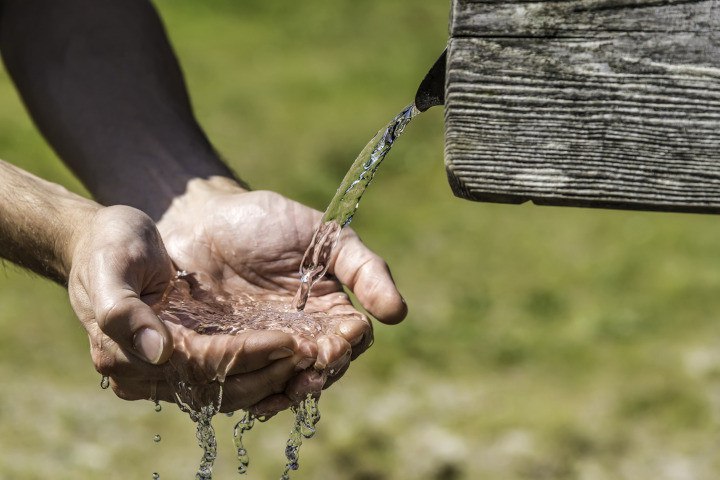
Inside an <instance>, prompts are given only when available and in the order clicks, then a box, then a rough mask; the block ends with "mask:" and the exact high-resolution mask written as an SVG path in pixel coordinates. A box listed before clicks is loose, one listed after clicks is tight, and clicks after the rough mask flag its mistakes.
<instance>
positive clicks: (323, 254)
mask: <svg viewBox="0 0 720 480" xmlns="http://www.w3.org/2000/svg"><path fill="white" fill-rule="evenodd" d="M419 113H420V111H419V110H418V109H417V108H415V104H414V103H413V104H410V105H408V106H407V107H405V108H404V109H403V111H402V112H400V113H399V114H398V115H397V116H396V117H395V118H393V119H392V120H391V121H390V123H388V124H387V126H385V128H382V129H381V130H380V131H378V133H377V134H376V135H375V136H374V137H373V138H372V139H371V140H370V141H369V142H368V144H367V145H365V148H363V149H362V151H361V152H360V154H359V155H358V157H357V158H356V159H355V162H353V164H352V166H351V167H350V170H348V172H347V173H346V174H345V178H343V181H342V183H340V187H339V188H338V189H337V192H336V193H335V196H334V197H333V199H332V200H331V201H330V204H329V205H328V207H327V210H325V214H324V215H323V217H322V220H321V222H320V225H319V226H318V228H317V230H316V231H315V235H313V238H312V241H311V242H310V245H309V246H308V248H307V250H306V251H305V255H304V256H303V259H302V262H301V264H300V287H299V288H298V291H297V293H296V294H295V298H294V300H293V307H295V308H296V309H298V310H303V309H304V308H305V303H306V302H307V299H308V296H309V295H310V289H311V288H312V287H313V285H315V283H317V282H318V281H319V280H320V279H321V278H322V277H323V275H325V272H326V271H327V269H328V264H329V262H330V258H331V257H332V252H333V248H334V247H335V244H336V243H337V241H338V238H339V237H340V232H341V230H342V229H343V227H345V226H346V225H347V224H349V223H350V222H351V221H352V218H353V215H355V212H356V211H357V208H358V205H359V203H360V199H361V198H362V196H363V193H365V189H367V187H368V185H370V182H371V181H372V179H373V177H374V176H375V172H376V171H377V169H378V167H379V166H380V164H381V163H382V161H383V159H384V158H385V156H386V155H387V154H388V152H389V151H390V149H391V148H392V146H393V144H394V143H395V140H397V138H398V137H399V136H400V135H402V133H403V131H404V130H405V127H407V125H408V124H409V123H410V121H411V120H412V119H413V118H414V117H415V116H417V115H418V114H419Z"/></svg>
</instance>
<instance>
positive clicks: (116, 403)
mask: <svg viewBox="0 0 720 480" xmlns="http://www.w3.org/2000/svg"><path fill="white" fill-rule="evenodd" d="M157 6H158V8H159V9H160V11H161V14H162V16H163V17H164V19H165V22H166V26H167V28H168V31H169V33H170V36H171V38H172V40H173V42H174V44H175V47H176V49H177V52H178V55H179V57H180V60H181V62H182V65H183V68H184V70H185V73H186V75H187V80H188V83H189V86H190V90H191V93H192V96H193V101H194V105H195V108H196V111H197V114H198V116H199V118H200V120H201V123H202V124H203V126H204V127H205V128H206V130H207V131H208V133H209V136H210V137H211V139H212V140H213V142H214V143H215V145H216V146H217V147H218V149H219V150H220V151H221V152H222V153H223V155H224V156H225V157H226V158H227V161H228V162H229V163H230V164H231V165H232V166H233V167H234V168H236V169H237V171H238V172H239V173H240V174H241V176H243V177H244V178H245V179H246V180H248V181H249V182H250V183H251V185H253V186H254V187H255V188H262V189H272V190H276V191H278V192H281V193H283V194H285V195H287V196H289V197H291V198H294V199H297V200H300V201H302V202H305V203H307V204H309V205H311V206H313V207H315V208H318V209H322V208H323V207H324V205H325V204H326V203H327V202H328V201H329V199H330V197H331V196H332V194H333V192H334V190H335V188H336V187H337V185H338V183H339V182H340V179H341V178H342V176H343V174H344V172H345V170H346V169H347V167H348V166H349V164H350V162H352V160H353V159H354V158H355V155H356V154H357V152H358V151H359V150H360V149H361V148H362V146H363V145H364V143H365V142H366V141H367V140H368V139H369V138H370V137H371V136H372V135H373V134H374V133H375V131H376V130H377V129H378V128H380V127H381V126H382V125H383V124H384V123H385V122H387V121H388V120H389V119H390V118H391V117H392V116H393V115H394V114H395V113H397V112H398V111H399V110H400V109H401V108H402V107H403V106H404V105H406V104H407V103H409V101H410V99H411V97H412V95H413V94H414V91H415V89H416V88H417V85H418V83H419V81H420V80H421V78H422V77H423V75H424V74H425V72H426V71H427V69H428V68H429V67H430V66H431V65H432V63H433V62H434V60H435V58H436V56H437V55H438V54H439V53H440V52H441V51H442V48H443V46H444V44H445V41H446V37H447V18H448V10H449V4H448V2H417V1H410V0H390V1H388V0H363V1H356V0H342V1H340V0H335V1H333V2H323V1H320V0H304V1H301V2H267V1H265V0H244V1H242V2H238V1H234V0H211V1H206V2H197V1H192V0H161V1H158V2H157ZM442 151H443V123H442V110H441V109H434V111H432V110H431V111H430V112H428V113H427V114H424V115H422V116H421V117H419V118H418V119H417V120H415V122H414V123H413V124H412V125H411V126H410V127H409V129H408V131H407V133H406V136H405V137H404V138H403V139H402V140H401V141H400V142H399V143H398V144H397V146H396V148H395V149H394V151H393V152H392V153H391V154H390V155H389V157H388V159H387V160H386V163H385V166H384V167H383V168H382V169H381V171H380V173H379V174H378V177H377V178H376V180H375V182H374V184H373V186H372V187H371V188H370V190H369V192H368V194H367V195H366V196H365V198H364V201H363V205H362V207H361V209H360V211H359V213H358V215H357V216H356V219H355V221H354V223H353V227H354V228H355V229H356V230H357V231H358V232H359V234H360V235H361V236H362V237H363V239H364V240H365V242H366V243H367V244H368V245H369V246H370V247H371V248H373V249H374V250H376V251H377V252H379V253H380V254H381V255H382V256H384V257H385V259H386V260H387V261H388V263H389V264H390V265H391V267H392V269H393V273H394V276H395V278H396V280H397V282H398V284H399V286H400V288H401V291H402V292H403V293H404V295H405V297H406V299H407V301H408V304H409V306H410V315H409V317H408V319H407V320H406V322H405V323H403V324H401V325H400V326H397V327H386V326H381V325H377V326H376V343H375V346H374V347H373V348H372V349H371V350H370V351H369V352H368V353H367V354H365V355H364V356H363V357H361V358H360V359H359V360H358V361H357V362H355V364H354V365H353V368H352V369H351V371H350V372H348V374H347V375H346V377H345V378H344V379H343V381H342V382H340V383H339V384H337V385H336V386H335V387H333V388H332V389H331V390H329V391H327V392H326V393H325V395H324V396H323V398H322V402H321V409H322V413H323V421H322V422H321V424H320V428H319V431H318V434H317V436H316V437H315V438H314V439H312V440H311V441H309V442H307V443H306V444H305V446H304V447H303V449H302V451H301V469H300V471H299V472H298V473H297V474H295V475H293V478H296V479H311V478H333V479H353V480H370V479H379V480H383V479H408V478H423V479H450V480H452V479H465V478H467V479H478V478H480V479H483V478H489V479H511V480H512V479H587V480H601V479H633V480H635V479H649V478H652V479H693V480H698V479H716V478H717V477H718V474H719V473H720V455H718V451H720V416H719V415H720V324H719V323H718V320H719V318H718V317H719V316H720V314H719V313H718V312H719V311H720V221H718V219H717V218H716V217H713V216H700V215H675V214H657V213H629V212H612V211H600V210H585V209H560V208H548V207H535V206H529V205H526V206H504V205H489V204H472V203H469V202H465V201H461V200H458V199H455V198H453V196H452V194H451V192H450V189H449V187H448V186H447V183H446V179H445V173H444V168H443V162H442ZM0 157H2V158H3V159H5V160H7V161H10V162H13V163H15V164H17V165H20V166H22V167H23V168H26V169H28V170H30V171H32V172H34V173H36V174H38V175H41V176H43V177H45V178H48V179H51V180H54V181H57V182H60V183H62V184H64V185H66V186H68V187H69V188H71V189H73V190H75V191H79V192H82V188H81V187H80V186H79V184H78V183H77V182H76V181H75V180H74V179H73V178H72V177H71V175H70V174H69V173H68V172H67V171H66V170H65V169H64V168H63V167H62V166H61V165H60V164H59V162H58V160H57V159H56V158H55V156H54V155H53V153H52V152H51V151H50V150H49V149H48V147H47V146H46V145H45V144H44V142H43V140H42V139H41V138H40V136H39V135H38V134H37V133H36V131H35V129H34V128H33V126H32V125H31V123H30V121H29V120H28V118H27V115H26V114H25V112H24V110H23V108H22V106H21V104H20V102H19V100H18V98H17V96H16V94H15V92H14V91H13V88H12V85H11V83H10V81H9V79H8V78H7V75H6V74H4V73H3V74H2V75H1V76H0ZM0 331H1V333H0V478H3V479H5V478H7V479H45V478H55V479H78V478H107V479H127V478H147V479H150V478H151V473H152V472H153V471H157V472H159V473H160V475H161V478H164V479H169V478H171V479H177V478H192V477H193V474H194V469H195V467H196V465H197V462H198V460H199V457H200V451H199V450H198V448H197V446H196V444H195V439H194V429H193V425H192V424H191V423H190V421H189V420H188V419H187V418H186V417H185V416H184V415H182V414H181V413H179V412H178V411H177V409H175V408H174V407H170V406H166V407H165V408H164V409H163V411H162V412H161V413H159V414H156V413H155V412H154V411H153V407H152V405H151V404H150V403H149V402H134V403H131V402H124V401H121V400H119V399H117V398H115V397H114V395H113V394H112V393H111V392H110V391H101V390H100V388H99V386H98V385H99V380H100V378H99V376H98V375H97V374H96V373H95V372H94V370H93V368H92V365H91V362H90V358H89V355H88V347H87V341H86V339H85V336H84V333H83V331H82V329H81V327H80V326H79V324H77V322H76V320H75V319H74V317H73V314H72V311H71V309H70V307H69V305H68V301H67V299H66V294H65V291H64V290H62V289H61V288H59V287H57V286H55V285H53V284H50V283H49V282H46V281H43V280H40V279H38V278H35V277H33V276H31V275H29V274H27V273H25V272H22V271H20V270H18V269H17V268H15V267H14V266H12V265H7V264H6V265H5V267H4V268H3V269H1V270H0ZM290 423H291V419H290V417H289V416H288V415H287V414H284V415H280V416H278V417H277V418H275V419H273V420H272V421H270V422H269V423H267V424H264V425H259V426H258V427H256V430H255V431H253V432H250V434H248V437H247V438H248V440H247V446H248V448H249V450H250V454H251V458H252V460H251V469H250V473H249V475H248V478H251V479H253V478H258V479H259V478H276V477H277V476H279V473H280V471H281V467H282V465H283V455H282V453H283V449H284V442H285V439H286V437H287V432H288V430H289V428H290ZM231 426H232V419H228V418H225V417H222V418H218V419H217V425H216V428H217V432H218V435H219V441H220V457H219V459H218V463H217V467H216V472H217V475H216V478H218V479H227V478H235V473H234V471H235V468H236V462H235V461H234V458H233V454H232V448H231V441H230V436H231ZM155 433H160V434H161V435H162V437H163V441H162V442H161V443H159V444H155V443H153V441H152V436H153V434H155Z"/></svg>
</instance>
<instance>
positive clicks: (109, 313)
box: [95, 289, 173, 365]
mask: <svg viewBox="0 0 720 480" xmlns="http://www.w3.org/2000/svg"><path fill="white" fill-rule="evenodd" d="M112 293H115V295H111V296H108V297H107V298H108V300H109V301H106V302H103V303H102V306H100V308H99V309H98V310H97V311H96V317H95V318H96V321H97V323H98V326H99V327H100V329H101V330H102V331H103V332H104V333H105V335H107V336H108V337H110V338H111V339H113V341H115V342H116V343H117V344H118V345H120V347H122V348H123V349H124V350H125V351H128V352H131V353H132V354H134V355H135V356H136V357H139V358H140V359H142V360H145V361H146V362H150V363H152V364H155V365H159V364H162V363H165V362H166V361H167V360H168V359H169V358H170V355H172V352H173V340H172V336H171V335H170V332H169V331H168V329H167V327H166V326H165V324H164V323H163V322H162V320H160V319H159V318H158V317H157V315H155V312H153V310H152V309H151V308H150V307H149V306H148V305H147V304H145V302H143V301H142V300H140V298H139V297H138V295H137V294H136V293H135V292H133V291H131V290H126V289H122V290H119V291H116V292H112Z"/></svg>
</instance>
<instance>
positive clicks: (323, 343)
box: [315, 335, 352, 371]
mask: <svg viewBox="0 0 720 480" xmlns="http://www.w3.org/2000/svg"><path fill="white" fill-rule="evenodd" d="M317 346H318V357H317V361H316V362H315V369H316V370H326V369H327V370H330V371H333V370H339V369H340V368H342V367H343V366H344V365H345V364H347V363H350V355H351V352H352V346H351V345H350V344H349V343H348V341H347V340H345V339H344V338H342V337H341V336H339V335H322V336H320V337H318V339H317Z"/></svg>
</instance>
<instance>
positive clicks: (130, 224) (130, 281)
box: [68, 206, 317, 410]
mask: <svg viewBox="0 0 720 480" xmlns="http://www.w3.org/2000/svg"><path fill="white" fill-rule="evenodd" d="M75 232H76V233H75V234H74V236H73V240H72V243H73V246H72V247H71V251H72V259H71V268H70V274H69V278H68V292H69V295H70V301H71V303H72V306H73V309H74V310H75V313H76V314H77V316H78V318H79V319H80V321H81V322H82V324H83V326H84V327H85V329H86V331H87V333H88V336H89V339H90V348H91V354H92V359H93V362H94V364H95V368H96V369H97V370H98V372H100V373H101V374H102V375H106V376H108V377H110V380H111V385H112V387H113V390H114V391H115V393H116V394H117V395H118V396H120V397H121V398H125V399H128V400H136V399H143V398H150V397H154V398H153V399H155V400H166V401H174V400H175V398H174V395H173V391H172V388H170V386H169V385H168V384H167V382H166V377H167V373H168V371H167V370H166V369H168V368H174V367H175V366H179V365H182V367H183V368H184V369H186V370H188V371H193V372H196V375H198V376H202V377H203V379H202V380H198V381H200V382H212V381H215V380H221V381H224V382H225V389H226V391H228V392H229V393H230V394H229V395H228V396H227V399H228V401H227V403H226V404H224V405H223V409H224V410H235V409H238V408H246V407H248V406H250V405H252V404H255V403H257V402H258V401H260V400H262V399H265V398H268V397H272V396H273V395H274V394H277V393H278V392H281V391H283V389H284V388H285V386H286V384H287V382H288V381H289V380H290V379H291V378H292V377H293V376H294V375H295V374H296V372H297V371H299V370H301V369H303V368H306V367H307V366H309V365H311V364H313V363H315V361H316V359H317V347H316V345H315V343H314V342H310V341H308V340H305V339H303V338H301V337H299V336H296V335H289V334H287V333H283V332H279V331H261V332H253V331H248V332H244V333H243V334H242V335H217V336H212V337H208V336H205V335H200V334H197V333H196V332H194V331H192V330H190V329H188V328H185V327H183V326H181V325H171V324H166V323H165V322H162V321H161V320H160V319H159V318H158V316H157V312H156V311H154V310H153V308H152V307H151V305H158V304H161V302H160V300H161V298H162V296H163V294H164V293H165V291H166V289H167V287H168V285H169V283H170V281H171V280H172V279H173V278H174V276H175V273H176V269H175V267H174V265H173V263H172V261H171V260H170V257H169V255H168V254H167V252H166V250H165V247H164V245H163V241H162V239H161V237H160V234H159V232H158V231H157V228H156V227H155V224H154V223H153V222H152V220H151V219H150V218H149V217H148V216H147V215H145V214H144V213H142V212H140V211H139V210H135V209H133V208H130V207H124V206H113V207H106V208H101V209H99V210H97V211H95V212H94V213H93V214H92V215H91V217H90V218H88V219H87V221H86V222H85V223H84V224H83V225H78V226H77V227H76V228H75ZM168 361H169V362H168Z"/></svg>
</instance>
